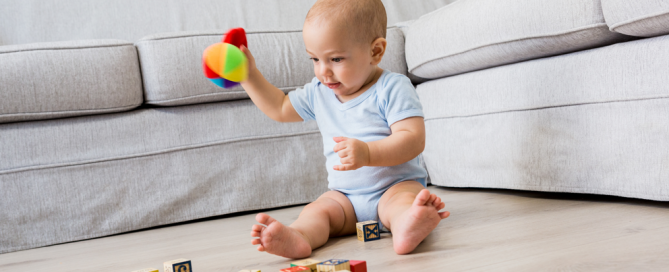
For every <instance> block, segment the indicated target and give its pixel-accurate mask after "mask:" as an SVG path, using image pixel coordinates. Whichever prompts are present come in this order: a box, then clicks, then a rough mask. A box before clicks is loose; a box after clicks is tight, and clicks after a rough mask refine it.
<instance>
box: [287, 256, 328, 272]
mask: <svg viewBox="0 0 669 272" xmlns="http://www.w3.org/2000/svg"><path fill="white" fill-rule="evenodd" d="M320 262H321V261H318V260H314V259H304V260H299V261H297V262H292V263H290V266H291V267H293V266H304V267H309V268H311V272H318V267H317V266H318V263H320Z"/></svg>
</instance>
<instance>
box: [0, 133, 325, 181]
mask: <svg viewBox="0 0 669 272" xmlns="http://www.w3.org/2000/svg"><path fill="white" fill-rule="evenodd" d="M316 133H319V131H318V130H312V131H306V132H299V133H289V134H281V135H264V136H250V137H240V138H235V139H230V140H222V141H212V142H207V143H201V144H191V145H185V146H178V147H172V148H166V149H162V150H157V151H151V152H144V153H137V154H129V155H120V156H115V157H109V158H101V159H89V160H83V161H76V162H66V163H53V164H49V165H37V166H28V167H22V168H14V169H7V170H2V171H0V175H7V174H14V173H18V172H26V171H33V170H44V169H50V168H61V167H69V166H78V165H85V164H94V163H100V162H109V161H118V160H127V159H134V158H141V157H150V156H155V155H161V154H167V153H173V152H179V151H187V150H192V149H198V148H203V147H210V146H216V145H223V144H229V143H236V142H244V141H254V140H265V139H272V138H283V137H295V136H304V135H309V134H316Z"/></svg>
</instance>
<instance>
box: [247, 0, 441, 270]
mask: <svg viewBox="0 0 669 272" xmlns="http://www.w3.org/2000/svg"><path fill="white" fill-rule="evenodd" d="M302 35H303V38H304V43H305V46H306V49H307V53H308V54H309V56H311V58H310V59H311V61H312V62H313V65H314V73H315V74H316V78H314V79H313V80H312V81H311V83H308V84H306V85H305V86H304V88H303V89H297V90H295V91H293V92H290V93H289V94H288V95H285V94H284V93H283V92H282V91H281V90H279V89H278V88H276V87H275V86H273V85H272V84H270V83H269V82H268V81H267V80H266V79H265V78H264V77H263V76H262V74H261V73H260V72H259V71H258V69H257V68H256V66H255V60H254V58H253V55H252V54H251V52H250V51H249V50H248V48H245V47H243V46H242V48H241V49H242V51H243V52H244V53H245V54H246V56H247V57H248V60H249V76H248V79H247V80H246V81H244V82H242V87H243V88H244V89H245V90H246V92H247V93H248V94H249V96H250V97H251V100H252V101H253V103H255V105H256V106H257V107H258V108H259V109H260V110H261V111H262V112H264V113H265V114H266V115H267V116H269V117H270V118H272V119H274V120H276V121H278V122H300V121H306V120H316V122H317V123H318V127H319V129H320V131H321V134H322V136H323V143H324V153H325V156H326V161H327V163H326V165H327V169H328V182H329V183H328V187H329V188H330V189H331V191H328V192H326V193H324V194H323V195H321V196H320V197H319V198H318V199H317V200H316V201H314V202H312V203H310V204H309V205H307V206H306V207H304V210H302V212H301V213H300V215H299V217H298V218H297V220H296V221H295V222H293V223H292V224H291V225H290V226H286V225H283V224H282V223H280V222H278V221H276V220H275V219H274V218H272V217H270V216H269V215H267V214H263V213H260V214H258V215H257V216H256V220H257V221H258V223H260V224H258V225H253V227H252V230H251V236H252V237H255V238H254V239H252V240H251V244H253V245H259V246H258V250H259V251H266V252H268V253H272V254H276V255H279V256H284V257H288V258H304V257H308V256H309V255H310V254H311V251H312V250H313V249H315V248H318V247H320V246H322V245H323V244H325V243H326V242H327V240H328V238H329V237H336V236H343V235H350V234H354V233H356V227H355V223H356V222H358V221H367V220H376V221H378V222H379V227H381V229H382V230H387V231H390V232H391V233H392V238H393V247H394V249H395V252H396V253H397V254H407V253H410V252H411V251H413V250H414V249H415V248H416V246H418V244H419V243H420V242H421V241H423V239H425V237H426V236H427V235H428V234H430V232H431V231H432V230H433V229H434V228H436V227H437V225H438V224H439V221H440V220H442V219H444V218H446V217H448V216H449V212H446V211H444V212H439V210H441V209H443V208H444V206H445V204H444V203H443V202H442V201H441V199H440V198H439V197H437V196H436V195H434V194H430V192H429V191H428V190H427V189H425V187H426V178H427V171H426V170H425V169H424V168H423V167H422V166H421V164H420V161H419V157H418V155H419V154H420V153H421V152H423V149H424V147H425V124H424V120H423V112H422V106H421V105H420V102H419V100H418V96H417V94H416V91H415V89H414V87H413V85H412V84H411V81H410V80H409V79H408V78H407V77H406V76H404V75H401V74H397V73H392V72H390V71H386V70H383V69H381V68H379V67H378V64H379V62H381V58H382V57H383V54H384V53H385V50H386V44H387V42H386V39H385V36H386V11H385V8H384V7H383V3H381V1H380V0H319V1H317V2H316V3H315V4H314V6H313V7H312V8H311V9H310V10H309V13H308V14H307V18H306V20H305V22H304V27H303V32H302Z"/></svg>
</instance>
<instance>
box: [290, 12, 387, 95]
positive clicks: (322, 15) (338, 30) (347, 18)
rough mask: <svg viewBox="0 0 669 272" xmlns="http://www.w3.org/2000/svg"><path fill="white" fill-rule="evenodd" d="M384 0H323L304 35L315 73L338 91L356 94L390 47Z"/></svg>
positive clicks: (369, 79)
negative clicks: (387, 38) (387, 39)
mask: <svg viewBox="0 0 669 272" xmlns="http://www.w3.org/2000/svg"><path fill="white" fill-rule="evenodd" d="M386 21H387V19H386V10H385V8H384V7H383V3H381V0H319V1H317V2H316V4H314V6H313V7H311V9H310V10H309V13H308V14H307V19H306V20H305V22H304V28H303V31H302V35H303V38H304V43H305V46H306V48H307V53H308V54H309V56H310V57H311V58H312V59H313V64H314V73H315V74H316V77H317V78H318V80H320V82H321V83H323V84H326V85H327V86H328V87H330V89H332V90H333V91H334V92H335V94H337V95H340V96H344V97H345V96H348V95H353V94H355V93H356V92H358V91H359V90H360V89H361V88H362V87H363V86H364V85H366V84H368V83H370V82H371V81H372V80H373V79H374V76H375V75H376V73H377V70H378V68H377V64H378V63H379V62H381V58H382V57H383V54H384V53H385V49H386V44H387V42H386V39H385V37H386V24H387V22H386Z"/></svg>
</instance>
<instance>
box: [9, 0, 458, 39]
mask: <svg viewBox="0 0 669 272" xmlns="http://www.w3.org/2000/svg"><path fill="white" fill-rule="evenodd" d="M382 1H383V4H384V5H385V7H386V13H387V14H388V25H389V26H390V25H393V24H395V23H397V22H401V21H406V20H411V19H416V18H418V17H420V16H421V15H423V14H425V13H428V12H430V11H433V10H435V9H437V8H440V7H442V6H444V5H446V4H448V3H451V2H453V1H454V0H421V1H406V0H382ZM315 2H316V0H290V1H286V0H253V1H248V0H170V1H164V0H142V1H136V0H114V1H90V0H58V1H54V0H47V1H45V0H3V1H2V8H0V21H1V22H2V23H0V45H3V44H4V45H7V44H23V43H35V42H51V41H64V40H81V39H121V40H127V41H133V42H134V41H137V40H139V39H140V38H142V37H145V36H148V35H152V34H156V33H170V32H178V31H207V30H209V31H225V30H227V29H229V28H233V27H243V28H246V29H247V30H249V31H251V30H255V31H260V30H262V31H280V30H302V24H303V23H304V18H305V17H306V15H307V12H308V11H309V8H311V6H312V5H313V4H314V3H315Z"/></svg>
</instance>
